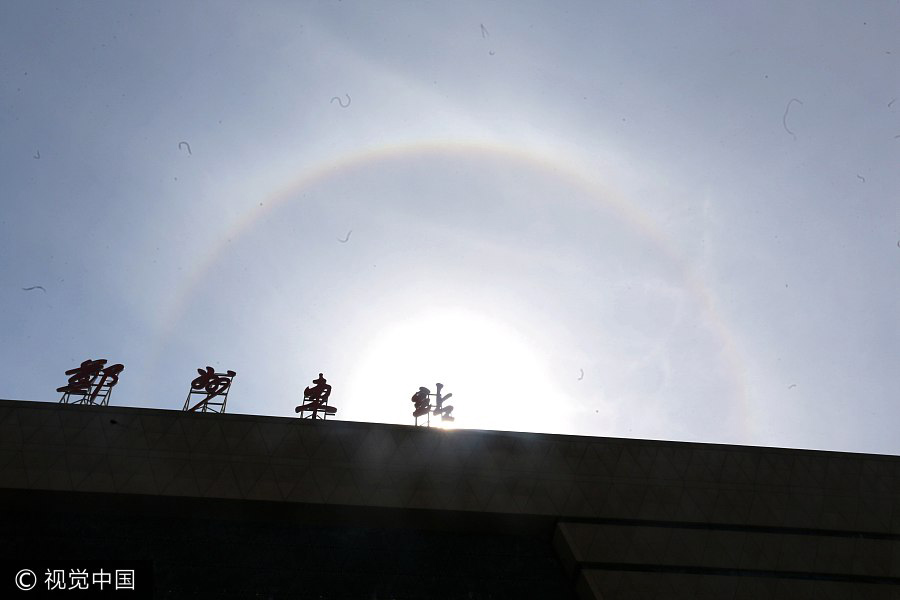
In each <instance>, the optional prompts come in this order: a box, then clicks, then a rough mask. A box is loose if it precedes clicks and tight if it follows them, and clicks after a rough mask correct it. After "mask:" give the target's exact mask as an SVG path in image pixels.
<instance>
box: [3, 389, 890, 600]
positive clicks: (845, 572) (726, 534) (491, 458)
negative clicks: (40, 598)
mask: <svg viewBox="0 0 900 600" xmlns="http://www.w3.org/2000/svg"><path fill="white" fill-rule="evenodd" d="M0 499H2V504H0V506H2V507H3V520H2V523H3V525H2V539H3V541H4V542H5V543H4V544H3V545H2V547H3V550H2V552H3V557H2V558H3V559H4V561H5V562H6V563H8V564H12V563H14V562H15V561H25V560H26V559H28V560H30V559H41V560H62V559H69V560H71V559H75V558H78V559H84V560H88V561H89V560H111V559H117V560H122V561H128V560H134V561H141V560H144V561H148V560H149V561H152V568H153V581H154V588H155V597H161V598H167V597H171V598H184V597H195V598H199V597H203V598H255V597H259V598H323V599H331V598H361V599H367V600H368V599H373V598H378V599H386V598H396V599H401V598H402V599H411V598H461V599H462V598H465V599H469V598H471V599H484V598H495V599H497V598H516V599H521V598H541V599H545V598H570V599H574V598H578V599H590V598H597V599H603V600H636V599H639V598H640V599H650V598H653V599H656V598H665V599H682V598H683V599H687V598H691V599H693V598H698V599H699V598H704V599H705V598H710V599H717V600H718V599H724V598H727V599H735V600H738V599H741V600H743V599H747V600H751V599H752V600H775V599H778V600H797V599H804V598H810V599H812V598H815V599H816V600H820V599H829V598H833V599H866V600H882V599H884V600H887V599H893V600H897V599H900V458H897V457H891V456H875V455H861V454H848V453H839V452H817V451H803V450H784V449H776V448H754V447H742V446H725V445H710V444H692V443H681V442H660V441H644V440H627V439H611V438H589V437H578V436H565V435H544V434H529V433H511V432H498V431H472V430H455V431H445V430H441V429H426V428H421V427H420V428H415V427H411V426H401V425H386V424H372V423H354V422H342V421H310V420H300V419H292V418H280V417H260V416H249V415H236V414H214V413H199V414H198V413H188V412H180V411H164V410H150V409H139V408H120V407H115V406H107V407H95V406H81V405H65V404H55V403H38V402H16V401H0ZM5 574H6V571H4V576H6V575H5ZM9 583H10V582H3V583H2V584H0V585H3V586H4V587H8V585H9ZM9 597H13V596H9ZM16 597H17V596H16ZM26 597H27V596H26Z"/></svg>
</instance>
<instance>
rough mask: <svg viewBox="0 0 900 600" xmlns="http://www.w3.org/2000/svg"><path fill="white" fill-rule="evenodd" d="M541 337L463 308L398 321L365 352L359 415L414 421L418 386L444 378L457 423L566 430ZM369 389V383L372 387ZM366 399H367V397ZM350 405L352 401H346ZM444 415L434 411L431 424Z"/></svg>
mask: <svg viewBox="0 0 900 600" xmlns="http://www.w3.org/2000/svg"><path fill="white" fill-rule="evenodd" d="M547 363H548V361H547V360H546V358H545V357H544V355H543V353H542V352H541V351H540V350H539V349H538V348H537V347H536V344H534V343H533V342H531V341H530V340H528V339H526V337H525V336H523V335H522V334H520V333H519V332H518V331H516V330H515V329H514V328H512V327H511V326H509V325H508V324H505V323H502V322H500V321H497V320H493V319H491V318H488V317H485V316H483V315H480V314H477V313H474V312H472V311H469V310H464V309H459V308H448V309H432V310H429V311H426V312H422V313H418V314H415V315H412V316H410V317H408V318H406V319H403V320H401V321H398V322H394V323H392V324H390V325H388V326H386V327H385V328H384V330H383V331H382V332H381V334H380V335H378V336H376V338H375V339H374V340H373V342H372V343H371V344H370V345H369V346H368V348H367V349H366V350H365V351H364V353H363V357H362V360H361V362H360V365H359V368H358V370H357V372H356V374H355V376H354V377H353V378H352V379H353V381H352V383H351V386H350V387H351V393H350V395H349V396H350V402H354V403H356V402H364V403H365V405H364V406H359V405H356V406H354V407H353V414H354V415H357V416H358V418H360V419H361V420H371V421H387V422H398V423H404V424H409V425H412V424H413V417H412V408H413V404H412V402H411V401H410V397H411V396H412V394H413V393H414V392H415V391H416V390H417V389H418V387H419V386H424V387H427V388H429V390H431V392H432V393H433V392H434V391H435V383H437V382H440V383H443V384H444V386H445V387H444V394H445V395H446V394H449V393H452V394H453V398H452V399H450V400H449V401H448V402H447V403H448V404H451V405H453V406H454V407H455V411H454V413H453V416H454V417H456V421H455V423H453V424H452V426H453V427H455V428H465V429H501V430H514V431H542V432H548V431H549V432H552V431H561V430H563V429H564V428H565V425H566V424H567V421H568V420H569V415H571V414H572V412H573V411H572V402H571V401H570V400H569V399H568V398H566V397H564V395H563V393H562V391H561V390H559V389H558V386H557V385H556V384H555V383H554V381H553V377H552V375H551V373H550V372H549V369H548V368H547V366H546V365H547ZM365 390H369V391H368V392H367V391H365ZM364 398H366V399H364ZM348 408H349V407H348ZM435 424H438V425H439V424H440V419H435V418H434V417H432V426H435Z"/></svg>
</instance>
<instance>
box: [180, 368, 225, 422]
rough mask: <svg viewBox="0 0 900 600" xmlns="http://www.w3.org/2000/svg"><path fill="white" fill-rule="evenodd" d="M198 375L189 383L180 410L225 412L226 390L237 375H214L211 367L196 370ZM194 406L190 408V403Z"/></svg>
mask: <svg viewBox="0 0 900 600" xmlns="http://www.w3.org/2000/svg"><path fill="white" fill-rule="evenodd" d="M197 373H199V374H200V375H199V376H198V377H196V378H195V379H194V380H193V381H192V382H191V389H190V390H189V391H188V395H187V398H185V400H184V408H182V410H185V411H189V412H218V413H223V412H225V402H226V401H227V400H228V390H230V389H231V380H232V379H234V376H235V375H237V373H235V372H234V371H226V372H225V373H216V372H215V371H214V370H213V368H212V367H206V370H203V369H197ZM198 398H199V399H198ZM192 401H196V404H194V405H193V406H191V402H192Z"/></svg>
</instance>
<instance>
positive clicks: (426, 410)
mask: <svg viewBox="0 0 900 600" xmlns="http://www.w3.org/2000/svg"><path fill="white" fill-rule="evenodd" d="M435 388H436V389H437V392H436V393H434V394H432V393H431V390H429V389H428V388H426V387H420V388H419V391H418V392H416V393H415V394H413V395H412V398H410V400H412V402H413V404H414V405H415V408H414V409H413V417H415V419H416V425H419V417H425V422H424V423H423V425H425V426H426V427H430V426H431V415H432V414H433V415H435V416H438V415H440V417H441V421H447V422H452V421H455V420H456V419H455V418H454V417H453V416H451V413H452V412H453V407H452V406H450V405H449V404H447V405H445V404H444V402H445V401H446V400H449V399H450V397H451V396H453V394H447V395H446V396H444V395H443V394H442V393H441V390H443V389H444V384H442V383H436V384H435ZM432 397H433V398H434V404H432V403H431V398H432Z"/></svg>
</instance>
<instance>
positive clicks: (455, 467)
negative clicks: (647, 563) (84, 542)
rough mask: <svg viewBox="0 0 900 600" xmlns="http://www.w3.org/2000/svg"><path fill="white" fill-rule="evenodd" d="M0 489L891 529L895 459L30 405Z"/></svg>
mask: <svg viewBox="0 0 900 600" xmlns="http://www.w3.org/2000/svg"><path fill="white" fill-rule="evenodd" d="M0 487H7V488H21V489H48V490H73V491H86V492H116V493H126V494H127V493H139V494H161V495H171V496H197V497H212V498H238V499H258V500H271V501H282V502H304V503H330V504H345V505H367V506H383V507H395V508H432V509H444V510H464V511H481V512H499V513H514V514H538V515H554V516H561V517H576V518H577V517H582V518H597V517H604V518H618V519H643V520H666V521H689V522H704V523H728V524H742V525H758V526H776V527H800V528H820V529H832V530H847V531H873V532H882V533H892V534H898V533H900V460H898V459H897V458H895V457H886V456H872V455H858V454H844V453H836V452H812V451H798V450H780V449H771V448H750V447H739V446H716V445H704V444H688V443H675V442H657V441H641V440H621V439H609V438H585V437H577V436H561V435H540V434H522V433H508V432H489V431H465V430H455V431H445V430H441V429H424V428H414V427H407V426H400V425H386V424H369V423H352V422H341V421H326V422H313V421H303V420H299V419H289V418H277V417H258V416H249V415H229V414H225V415H218V414H193V413H185V412H180V411H161V410H149V409H135V408H116V407H104V408H97V407H90V406H68V405H60V404H51V403H36V402H12V401H2V402H0Z"/></svg>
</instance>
